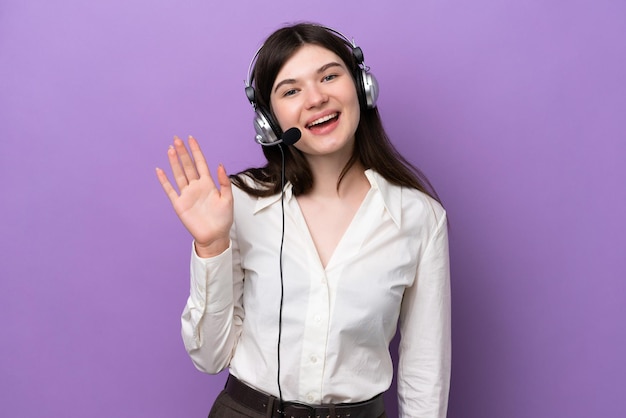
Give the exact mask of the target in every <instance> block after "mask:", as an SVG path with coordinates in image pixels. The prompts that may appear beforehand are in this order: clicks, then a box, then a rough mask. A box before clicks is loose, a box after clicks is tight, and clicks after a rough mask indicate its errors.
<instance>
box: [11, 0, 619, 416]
mask: <svg viewBox="0 0 626 418" xmlns="http://www.w3.org/2000/svg"><path fill="white" fill-rule="evenodd" d="M625 16H626V3H624V2H623V1H621V0H614V1H612V0H595V1H592V0H588V1H582V0H581V1H571V0H568V1H565V0H563V1H557V0H531V1H521V0H520V1H516V2H513V1H503V0H475V1H472V2H467V1H434V0H430V1H412V0H406V1H398V2H390V1H384V2H383V1H376V2H374V1H367V0H353V1H343V2H336V1H332V2H327V1H318V2H311V3H309V2H307V3H299V2H293V1H285V0H282V1H272V2H265V3H260V2H254V1H230V2H212V1H206V0H205V1H200V0H188V1H182V0H178V1H174V0H161V1H155V0H134V1H128V0H124V1H122V0H108V1H83V0H80V1H79V0H62V1H48V0H29V1H24V0H2V1H1V2H0V138H1V139H0V141H2V142H1V143H2V146H1V148H0V181H1V184H2V186H1V193H0V194H1V197H0V219H1V220H0V275H1V281H0V327H1V328H0V330H1V333H2V334H1V336H2V337H1V340H0V416H6V417H39V416H53V417H61V416H63V417H79V416H92V417H148V416H150V417H182V416H186V417H203V416H206V414H207V412H208V409H209V407H210V405H211V403H212V400H213V398H214V397H215V395H216V394H217V392H218V391H219V389H220V388H221V386H222V384H223V381H224V377H225V375H224V374H221V375H219V376H208V375H204V374H202V373H200V372H198V371H196V370H195V369H194V367H193V366H192V364H191V362H190V360H189V359H188V357H187V355H186V353H185V350H184V348H183V345H182V341H181V338H180V332H179V328H180V322H179V316H180V313H181V311H182V308H183V305H184V302H185V300H186V297H187V292H188V275H187V272H188V259H189V251H190V239H189V236H188V234H187V233H186V231H185V230H184V229H183V227H182V226H181V225H180V224H179V223H178V221H177V219H176V218H175V215H174V213H173V211H172V209H171V207H170V206H169V203H168V201H167V199H166V198H165V195H164V194H163V192H162V191H161V189H160V186H159V185H158V183H157V181H156V178H155V175H154V167H155V166H157V165H158V166H162V167H165V166H166V165H167V164H166V161H167V160H166V154H165V151H166V149H167V146H168V144H169V143H170V141H171V137H172V135H174V134H178V135H181V136H186V135H188V134H194V135H195V136H196V137H197V138H198V139H199V140H200V141H201V143H202V145H203V147H204V149H205V151H206V153H207V155H208V159H209V161H210V163H211V165H212V166H213V167H214V166H215V164H217V163H218V162H223V163H224V164H225V165H226V167H227V169H229V171H230V172H234V171H237V170H239V169H242V168H244V167H246V166H248V165H252V164H257V163H259V162H260V161H261V152H260V150H259V149H258V146H257V145H256V144H255V143H254V142H253V140H252V126H251V123H250V121H251V117H252V111H251V109H250V106H249V104H248V103H247V101H246V99H245V97H244V93H243V79H244V78H245V76H246V71H247V68H248V64H249V61H250V59H251V57H252V55H253V53H254V51H255V50H256V48H257V47H258V46H259V44H260V42H261V41H262V39H263V38H264V37H265V36H266V35H267V34H269V33H270V32H271V31H272V30H274V29H276V28H277V27H278V26H280V25H281V24H282V23H285V22H291V21H296V20H312V21H318V22H322V23H324V24H327V25H329V26H332V27H334V28H336V29H339V30H341V31H342V32H344V33H346V34H347V35H349V36H354V37H355V38H356V41H357V43H359V44H360V45H361V46H362V47H363V49H364V51H365V56H366V62H367V63H368V64H369V65H370V66H371V67H372V71H373V72H374V73H375V74H376V76H377V78H378V80H379V82H380V84H381V87H382V88H381V97H380V101H379V104H380V111H381V113H382V115H383V119H384V122H385V126H386V127H387V129H388V131H389V134H390V136H391V137H392V139H393V140H394V142H395V143H396V145H397V146H398V148H399V149H400V150H401V151H402V152H403V153H405V154H406V155H407V156H408V157H409V159H410V160H412V161H413V162H415V163H416V164H417V165H419V166H420V167H422V168H423V170H424V171H425V172H426V173H427V174H428V175H429V177H430V179H431V180H432V182H433V183H434V185H435V186H436V187H437V189H438V191H439V193H440V195H441V197H442V198H443V200H444V203H445V205H446V207H447V209H448V211H449V213H450V218H451V252H452V272H453V321H454V322H453V339H454V350H453V351H454V356H453V357H454V360H453V377H452V392H451V399H450V408H449V410H450V412H449V417H453V418H485V417H507V418H522V417H581V418H582V417H585V418H588V417H609V416H621V415H622V414H623V411H624V410H626V403H625V401H624V397H623V394H624V390H625V387H626V385H625V384H624V377H625V376H626V361H625V360H624V353H626V331H625V327H624V325H623V319H624V317H625V314H626V312H625V311H626V308H625V307H626V285H625V282H626V280H624V279H625V278H626V262H625V257H624V252H625V251H624V248H625V247H626V245H625V244H626V242H625V238H624V237H625V235H626V226H625V225H626V222H625V221H624V215H625V214H626V191H625V190H626V188H625V186H624V180H626V168H624V160H625V158H624V157H625V155H626V152H625V151H626V145H625V143H626V128H625V125H624V115H625V114H626V87H625V86H626V83H625V77H626V24H624V17H625ZM388 399H393V397H388ZM393 408H394V406H393V405H392V406H391V408H390V409H392V410H393ZM391 416H393V412H392V413H391Z"/></svg>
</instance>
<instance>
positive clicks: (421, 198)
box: [182, 170, 451, 418]
mask: <svg viewBox="0 0 626 418" xmlns="http://www.w3.org/2000/svg"><path fill="white" fill-rule="evenodd" d="M365 174H366V176H367V178H368V180H369V182H370V184H371V188H370V190H369V191H368V193H367V195H366V197H365V199H364V201H363V202H362V204H361V206H360V208H359V209H358V211H357V213H356V214H355V216H354V218H353V219H352V222H351V223H350V225H349V227H348V229H347V230H346V231H345V233H344V235H343V236H342V238H341V240H340V242H339V244H338V245H337V247H336V249H335V251H334V253H333V254H332V256H331V258H330V260H329V261H328V264H327V266H326V268H324V267H323V266H322V263H321V261H320V259H319V256H318V253H317V251H316V248H315V245H314V243H313V240H312V238H311V235H310V233H309V230H308V228H307V225H306V222H305V220H304V217H303V215H302V212H301V211H300V208H299V206H298V202H297V199H296V198H295V197H294V196H293V195H292V190H291V186H290V185H289V184H287V185H286V187H285V193H284V202H283V203H284V228H285V236H284V244H283V256H282V266H283V286H284V302H283V307H282V329H281V330H280V331H281V334H282V335H281V344H280V382H281V388H282V395H283V400H285V401H299V402H304V403H307V404H320V403H342V402H358V401H363V400H367V399H370V398H372V397H374V396H375V395H377V394H379V393H382V392H384V391H386V390H387V389H388V388H389V386H390V384H391V380H392V377H393V367H392V360H391V355H390V353H389V343H390V341H391V339H392V338H393V336H394V335H395V332H396V325H397V324H398V323H399V324H400V332H401V341H400V346H399V363H398V399H399V410H400V417H420V418H444V417H445V415H446V410H447V402H448V391H449V383H450V351H451V347H450V345H451V342H450V273H449V262H448V235H447V222H446V214H445V211H444V209H443V208H442V207H441V205H439V203H437V202H436V201H435V200H433V199H432V198H430V197H428V196H427V195H425V194H424V193H422V192H419V191H417V190H415V189H411V188H406V187H400V186H395V185H392V184H390V183H389V182H388V181H387V180H385V179H384V178H383V177H382V176H380V175H379V174H377V173H376V172H374V171H372V170H367V171H366V173H365ZM233 195H234V201H235V203H234V223H233V226H232V229H231V236H230V238H231V243H230V246H229V248H228V249H227V250H226V251H225V252H224V253H222V254H220V255H218V256H216V257H212V258H207V259H202V258H199V257H198V256H197V254H196V253H195V252H193V251H192V257H191V289H190V296H189V299H188V300H187V304H186V306H185V309H184V312H183V315H182V336H183V341H184V343H185V347H186V349H187V351H188V353H189V355H190V356H191V359H192V360H193V362H194V364H195V365H196V367H197V368H199V369H200V370H202V371H205V372H207V373H218V372H220V371H221V370H223V369H225V368H226V367H230V373H232V374H233V375H234V376H236V377H237V378H239V379H240V380H242V381H243V382H245V383H247V384H248V385H250V386H252V387H254V388H256V389H258V390H260V391H262V392H265V393H267V394H271V395H274V396H278V385H277V369H278V356H277V342H278V334H279V310H280V293H281V274H280V260H279V254H280V245H281V233H282V225H283V211H282V209H281V196H280V194H277V195H275V196H271V197H267V198H257V197H253V196H250V195H248V194H246V193H245V192H243V191H241V190H240V189H238V188H236V187H233ZM398 320H399V322H398Z"/></svg>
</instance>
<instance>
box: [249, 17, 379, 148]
mask: <svg viewBox="0 0 626 418" xmlns="http://www.w3.org/2000/svg"><path fill="white" fill-rule="evenodd" d="M318 26H319V27H320V28H322V29H325V30H327V31H328V32H330V33H332V34H334V35H335V36H337V37H338V38H340V39H341V40H343V41H344V42H345V43H346V44H347V45H349V46H350V48H351V51H352V56H353V57H354V59H355V61H356V63H357V68H356V70H355V72H354V74H353V76H354V80H355V84H356V91H357V96H358V98H359V104H360V106H361V109H362V110H365V109H373V108H375V107H376V100H377V99H378V93H379V89H378V81H376V78H375V77H374V75H373V74H371V73H370V72H369V70H370V68H369V67H368V66H367V65H365V62H364V58H363V51H362V50H361V48H360V47H358V46H357V45H356V44H355V42H354V40H350V39H348V38H347V37H346V36H345V35H343V34H342V33H341V32H339V31H336V30H335V29H331V28H328V27H326V26H322V25H318ZM262 49H263V45H261V47H260V48H259V49H258V50H257V51H256V53H255V54H254V57H252V60H251V61H250V65H249V66H248V77H247V78H246V80H245V83H246V88H245V93H246V97H247V98H248V101H249V102H250V104H251V105H252V108H253V109H254V112H255V115H254V119H253V124H254V130H255V131H256V135H255V138H254V139H255V141H256V142H257V143H258V144H260V145H263V146H268V145H277V144H281V143H283V142H285V143H289V142H288V141H287V138H283V132H282V130H281V129H280V126H279V124H278V122H277V121H276V120H275V119H274V117H273V116H272V114H271V112H270V110H269V109H265V108H263V106H260V105H258V104H257V102H256V91H255V90H254V87H253V86H252V83H253V78H254V75H253V72H254V71H253V70H254V66H255V65H256V60H257V58H258V56H259V54H260V53H261V50H262ZM298 139H299V136H298ZM296 141H297V139H296ZM293 142H295V141H293Z"/></svg>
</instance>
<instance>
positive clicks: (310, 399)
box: [306, 395, 315, 403]
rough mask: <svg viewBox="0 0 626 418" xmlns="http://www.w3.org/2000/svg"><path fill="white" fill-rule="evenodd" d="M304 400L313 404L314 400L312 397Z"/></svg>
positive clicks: (309, 396)
mask: <svg viewBox="0 0 626 418" xmlns="http://www.w3.org/2000/svg"><path fill="white" fill-rule="evenodd" d="M306 400H307V402H308V403H313V401H314V400H315V398H313V395H307V397H306Z"/></svg>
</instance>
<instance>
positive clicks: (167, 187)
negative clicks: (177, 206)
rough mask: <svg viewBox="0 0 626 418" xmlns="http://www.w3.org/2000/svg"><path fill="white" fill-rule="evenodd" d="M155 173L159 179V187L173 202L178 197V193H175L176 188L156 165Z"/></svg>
mask: <svg viewBox="0 0 626 418" xmlns="http://www.w3.org/2000/svg"><path fill="white" fill-rule="evenodd" d="M156 175H157V178H158V179H159V183H161V187H163V191H165V194H166V195H167V197H168V198H169V199H170V202H172V204H173V203H174V201H175V200H176V199H177V198H178V193H176V190H175V189H174V188H173V187H172V185H171V184H170V182H169V180H168V179H167V175H166V174H165V172H164V171H163V170H161V169H160V168H158V167H157V169H156Z"/></svg>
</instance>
